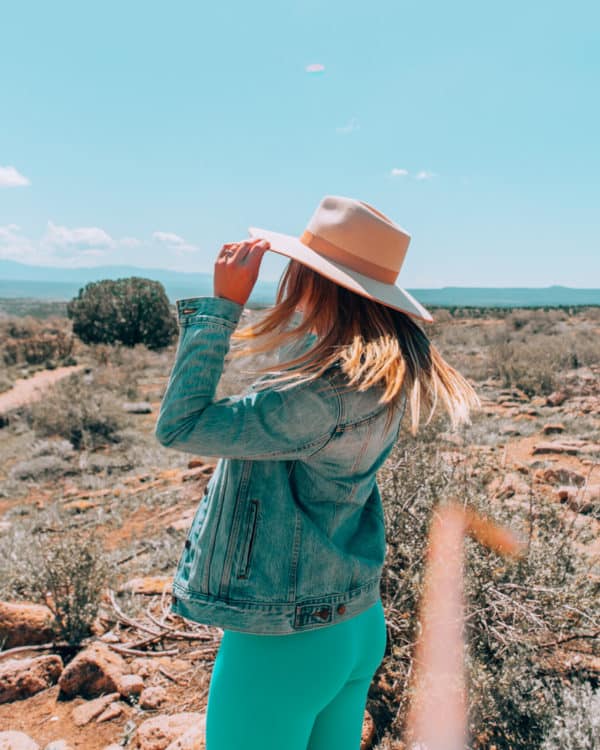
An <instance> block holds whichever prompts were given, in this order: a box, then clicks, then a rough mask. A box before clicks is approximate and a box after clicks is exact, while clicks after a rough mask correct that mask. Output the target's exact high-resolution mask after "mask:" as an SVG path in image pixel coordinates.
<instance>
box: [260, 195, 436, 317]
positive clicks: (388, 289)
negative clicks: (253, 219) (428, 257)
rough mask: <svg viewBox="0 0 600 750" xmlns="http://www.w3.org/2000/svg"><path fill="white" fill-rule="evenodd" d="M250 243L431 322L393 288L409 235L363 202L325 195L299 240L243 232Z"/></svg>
mask: <svg viewBox="0 0 600 750" xmlns="http://www.w3.org/2000/svg"><path fill="white" fill-rule="evenodd" d="M249 232H250V236H251V237H252V238H261V239H265V240H268V241H269V243H270V245H271V247H270V249H271V250H272V251H274V252H276V253H279V254H280V255H285V256H287V257H288V258H294V259H295V260H297V261H298V262H299V263H303V264H304V265H306V266H308V267H309V268H312V269H313V270H314V271H317V272H318V273H320V274H321V275H323V276H325V277H326V278H328V279H330V280H331V281H335V282H336V284H339V285H340V286H343V287H345V288H346V289H350V290H351V291H353V292H356V294H361V295H363V297H368V298H370V299H374V300H376V301H377V302H381V303H382V304H383V305H387V306H388V307H392V308H394V309H395V310H401V311H402V312H405V313H407V314H408V315H410V316H412V317H413V318H417V319H419V320H423V321H426V322H428V323H431V322H432V321H433V317H432V315H431V313H429V312H428V311H427V310H426V309H425V308H424V307H423V305H421V304H420V303H419V302H417V300H416V299H415V298H414V297H413V296H412V295H410V294H409V293H408V292H407V291H406V290H405V289H402V288H401V287H399V286H396V279H397V278H398V274H399V273H400V269H401V268H402V264H403V262H404V258H405V256H406V251H407V249H408V244H409V242H410V235H409V234H408V233H407V232H405V231H404V229H402V227H400V226H398V224H395V223H394V222H393V221H392V220H391V219H388V217H387V216H384V214H382V213H381V212H380V211H378V210H377V209H375V208H373V206H370V205H369V204H368V203H364V201H359V200H356V199H355V198H345V197H343V196H339V195H326V196H325V197H324V198H323V199H322V200H321V202H320V203H319V205H318V207H317V210H316V211H315V212H314V214H313V215H312V218H311V219H310V221H309V222H308V226H307V227H306V230H305V231H304V232H303V233H302V235H301V236H300V237H294V236H293V235H289V234H280V233H279V232H272V231H270V230H268V229H259V228H258V227H249Z"/></svg>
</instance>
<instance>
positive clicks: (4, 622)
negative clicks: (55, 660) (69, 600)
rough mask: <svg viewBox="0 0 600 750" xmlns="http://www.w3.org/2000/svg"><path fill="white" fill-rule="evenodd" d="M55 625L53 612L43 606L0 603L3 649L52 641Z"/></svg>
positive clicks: (28, 603) (0, 627)
mask: <svg viewBox="0 0 600 750" xmlns="http://www.w3.org/2000/svg"><path fill="white" fill-rule="evenodd" d="M53 623H54V616H53V614H52V612H51V611H50V610H49V609H48V607H45V606H44V605H43V604H33V603H31V602H0V643H2V648H3V649H9V648H15V647H16V646H34V645H36V644H39V643H48V642H50V641H52V640H53V639H54V630H53V629H52V624H53Z"/></svg>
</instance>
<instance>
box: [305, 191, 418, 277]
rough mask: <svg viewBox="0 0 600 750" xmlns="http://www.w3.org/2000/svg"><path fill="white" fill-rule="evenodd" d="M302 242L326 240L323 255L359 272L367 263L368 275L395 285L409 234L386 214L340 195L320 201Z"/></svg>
mask: <svg viewBox="0 0 600 750" xmlns="http://www.w3.org/2000/svg"><path fill="white" fill-rule="evenodd" d="M310 235H312V236H313V237H310ZM313 238H316V240H315V239H313ZM302 239H303V241H305V242H306V244H308V245H314V244H315V243H318V242H319V240H321V241H324V242H321V243H320V247H319V252H320V253H321V254H323V255H326V256H328V257H331V258H332V259H335V260H338V261H339V262H342V263H344V264H345V265H347V266H349V267H350V268H353V269H355V270H357V271H359V272H364V269H365V263H366V264H368V265H369V268H370V272H368V273H367V275H369V276H373V278H375V279H378V280H380V281H383V282H385V283H394V282H395V280H396V278H397V277H398V274H399V272H400V269H401V268H402V264H403V263H404V258H405V256H406V251H407V250H408V245H409V243H410V235H409V234H408V232H406V231H405V230H404V229H403V228H402V227H400V226H398V224H396V223H395V222H393V221H392V220H391V219H389V218H388V217H387V216H385V214H382V213H381V212H380V211H378V210H377V209H376V208H373V206H370V205H369V204H368V203H365V202H364V201H359V200H356V199H354V198H346V197H344V196H338V195H326V196H325V197H324V198H323V199H322V200H321V202H320V203H319V205H318V207H317V209H316V211H315V212H314V214H313V215H312V217H311V219H310V221H309V222H308V225H307V227H306V232H305V233H304V235H303V238H302Z"/></svg>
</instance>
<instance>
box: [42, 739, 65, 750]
mask: <svg viewBox="0 0 600 750" xmlns="http://www.w3.org/2000/svg"><path fill="white" fill-rule="evenodd" d="M44 750H71V745H69V743H68V742H67V741H66V740H54V741H53V742H51V743H50V744H49V745H46V747H45V748H44Z"/></svg>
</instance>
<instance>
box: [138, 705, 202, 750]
mask: <svg viewBox="0 0 600 750" xmlns="http://www.w3.org/2000/svg"><path fill="white" fill-rule="evenodd" d="M198 725H200V726H204V725H205V715H204V714H201V713H192V712H185V713H179V714H171V715H170V716H165V715H161V716H155V717H153V718H152V719H146V721H144V722H142V723H141V724H140V725H139V727H138V729H137V732H136V745H135V747H137V748H138V749H139V750H166V748H167V747H168V746H169V745H170V744H171V743H172V742H173V741H174V740H176V739H178V738H179V737H181V736H182V735H184V734H185V733H186V732H187V731H188V730H190V729H194V728H195V727H196V726H198Z"/></svg>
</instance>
